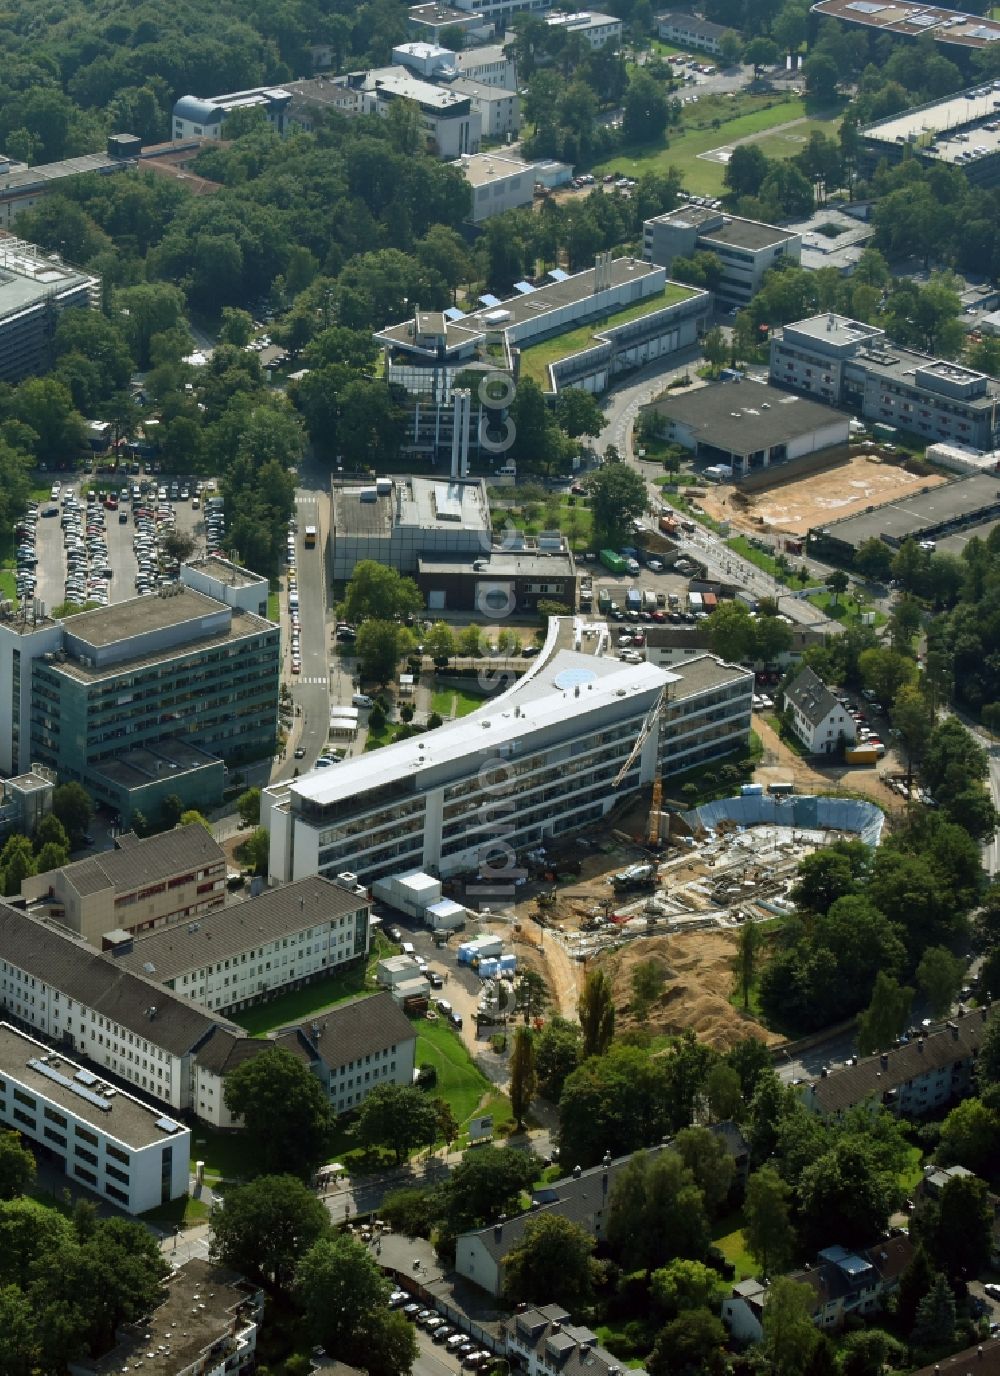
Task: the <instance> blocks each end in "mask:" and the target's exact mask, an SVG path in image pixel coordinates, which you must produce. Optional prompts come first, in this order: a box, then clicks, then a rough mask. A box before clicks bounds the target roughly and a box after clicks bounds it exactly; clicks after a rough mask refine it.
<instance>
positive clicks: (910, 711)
mask: <svg viewBox="0 0 1000 1376" xmlns="http://www.w3.org/2000/svg"><path fill="white" fill-rule="evenodd" d="M892 725H893V730H894V731H895V733H896V737H897V739H898V741H899V744H900V747H901V749H902V753H903V757H904V759H905V760H906V778H907V782H908V783H912V781H913V772H914V770H915V769H916V768H917V766H918V765H919V763H920V761H921V759H922V758H923V755H924V751H925V750H926V748H927V742H928V741H929V739H930V735H931V731H932V729H933V726H934V718H933V716H932V714H931V709H930V703H929V702H928V700H927V698H926V697H925V696H924V694H923V693H922V692H921V691H920V689H919V688H918V687H916V685H915V684H911V683H907V684H904V685H903V687H902V688H900V690H899V692H898V693H897V694H896V701H895V702H894V703H893V705H892Z"/></svg>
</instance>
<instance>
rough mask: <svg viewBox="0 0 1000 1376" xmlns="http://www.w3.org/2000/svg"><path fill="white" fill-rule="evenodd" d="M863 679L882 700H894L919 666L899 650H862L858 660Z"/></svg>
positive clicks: (914, 675) (910, 681)
mask: <svg viewBox="0 0 1000 1376" xmlns="http://www.w3.org/2000/svg"><path fill="white" fill-rule="evenodd" d="M858 665H859V668H860V670H861V680H862V682H863V683H864V685H865V687H866V688H870V689H871V690H872V691H873V692H874V693H875V695H876V696H877V697H878V699H879V700H880V701H881V702H886V703H888V702H894V701H895V698H896V694H897V693H898V692H899V690H900V688H902V687H903V685H904V684H905V683H912V682H913V680H914V679H915V678H916V676H917V666H916V665H915V664H914V662H913V660H912V659H910V658H909V656H908V655H903V654H900V652H899V651H898V650H886V649H872V650H862V652H861V655H860V657H859V660H858Z"/></svg>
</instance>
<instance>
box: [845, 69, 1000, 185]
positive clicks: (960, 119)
mask: <svg viewBox="0 0 1000 1376" xmlns="http://www.w3.org/2000/svg"><path fill="white" fill-rule="evenodd" d="M861 154H862V164H863V169H864V170H865V172H866V173H871V172H873V171H874V170H875V168H876V167H877V166H878V164H879V163H880V162H883V161H885V162H889V163H898V162H901V161H902V160H903V158H917V159H918V160H919V161H920V162H922V163H924V164H925V165H926V166H931V167H933V166H936V165H939V164H942V165H944V166H945V167H957V168H958V169H959V171H961V172H963V173H964V174H965V176H966V177H967V178H968V179H969V181H970V182H974V183H975V184H976V185H977V186H993V185H995V184H996V183H997V182H998V181H1000V80H997V81H986V82H984V83H982V84H981V85H979V86H972V87H970V88H969V89H968V90H965V91H957V92H956V93H955V94H954V95H950V96H946V97H944V99H942V100H935V101H931V102H929V103H928V104H926V105H919V106H917V107H916V109H913V110H906V111H904V112H902V113H901V114H897V115H890V116H889V117H888V118H886V119H881V120H878V121H876V123H874V124H869V125H868V126H867V127H866V128H865V129H862V130H861Z"/></svg>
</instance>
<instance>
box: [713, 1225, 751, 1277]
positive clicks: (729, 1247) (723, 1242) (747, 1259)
mask: <svg viewBox="0 0 1000 1376" xmlns="http://www.w3.org/2000/svg"><path fill="white" fill-rule="evenodd" d="M732 1222H733V1219H732V1217H731V1216H730V1217H729V1218H727V1219H723V1220H722V1223H721V1224H720V1227H725V1226H726V1225H727V1224H729V1223H732ZM712 1240H713V1242H714V1243H715V1245H716V1247H718V1249H719V1251H720V1252H721V1253H722V1255H723V1256H724V1257H725V1258H726V1260H727V1261H731V1262H732V1264H733V1265H734V1266H735V1267H736V1279H737V1280H738V1281H740V1280H747V1279H748V1277H751V1276H754V1275H756V1274H757V1269H758V1268H757V1263H756V1262H755V1261H754V1259H753V1257H752V1256H751V1255H750V1253H749V1252H748V1251H747V1249H746V1244H745V1242H744V1241H743V1229H742V1228H734V1229H733V1230H732V1231H731V1232H728V1233H721V1234H720V1235H718V1236H716V1237H714V1238H713V1239H712ZM726 1288H727V1289H728V1284H727V1287H726Z"/></svg>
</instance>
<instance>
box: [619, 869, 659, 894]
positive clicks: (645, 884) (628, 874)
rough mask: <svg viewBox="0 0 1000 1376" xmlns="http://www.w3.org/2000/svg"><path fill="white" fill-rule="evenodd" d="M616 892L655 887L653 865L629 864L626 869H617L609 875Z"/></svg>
mask: <svg viewBox="0 0 1000 1376" xmlns="http://www.w3.org/2000/svg"><path fill="white" fill-rule="evenodd" d="M611 883H612V885H613V886H614V890H615V892H616V893H626V892H627V891H628V890H629V889H651V888H655V887H656V866H655V865H629V867H628V869H627V870H619V871H618V873H617V874H614V875H612V876H611Z"/></svg>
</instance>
